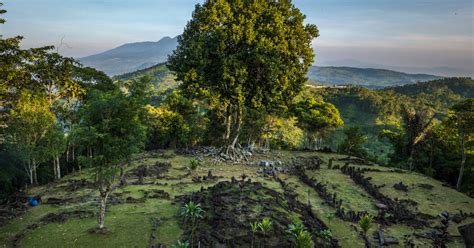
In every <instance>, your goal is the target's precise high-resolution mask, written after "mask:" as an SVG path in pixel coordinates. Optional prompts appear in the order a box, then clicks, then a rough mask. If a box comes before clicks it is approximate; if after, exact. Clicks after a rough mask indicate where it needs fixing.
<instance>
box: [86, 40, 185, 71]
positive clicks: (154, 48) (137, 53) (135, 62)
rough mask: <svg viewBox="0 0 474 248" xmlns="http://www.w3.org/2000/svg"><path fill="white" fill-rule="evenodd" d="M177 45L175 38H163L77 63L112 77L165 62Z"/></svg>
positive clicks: (93, 56)
mask: <svg viewBox="0 0 474 248" xmlns="http://www.w3.org/2000/svg"><path fill="white" fill-rule="evenodd" d="M177 45H178V39H177V37H175V38H170V37H164V38H162V39H161V40H159V41H157V42H151V41H147V42H137V43H129V44H125V45H122V46H119V47H117V48H114V49H111V50H108V51H105V52H103V53H99V54H96V55H91V56H88V57H84V58H80V59H79V61H80V62H81V63H82V64H83V65H85V66H90V67H94V68H96V69H98V70H101V71H103V72H105V73H107V74H108V75H110V76H113V75H119V74H123V73H127V72H133V71H136V70H140V69H144V68H147V67H150V66H153V65H156V64H158V63H162V62H165V61H166V60H167V59H168V55H169V54H171V52H173V50H174V49H175V48H176V46H177Z"/></svg>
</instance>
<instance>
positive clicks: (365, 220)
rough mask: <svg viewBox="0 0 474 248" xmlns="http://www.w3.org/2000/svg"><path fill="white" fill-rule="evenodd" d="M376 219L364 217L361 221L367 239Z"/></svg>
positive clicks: (368, 216) (369, 216)
mask: <svg viewBox="0 0 474 248" xmlns="http://www.w3.org/2000/svg"><path fill="white" fill-rule="evenodd" d="M373 220H374V218H373V217H372V216H371V215H368V214H366V215H364V216H362V217H361V218H360V220H359V226H360V228H361V229H362V233H363V234H364V236H365V237H367V232H369V230H370V228H371V227H372V223H373Z"/></svg>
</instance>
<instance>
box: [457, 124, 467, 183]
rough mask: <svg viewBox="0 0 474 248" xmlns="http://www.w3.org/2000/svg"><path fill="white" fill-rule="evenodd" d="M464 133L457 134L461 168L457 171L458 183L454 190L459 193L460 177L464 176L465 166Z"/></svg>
mask: <svg viewBox="0 0 474 248" xmlns="http://www.w3.org/2000/svg"><path fill="white" fill-rule="evenodd" d="M464 136H465V135H464V132H463V131H461V132H460V134H459V139H460V142H461V168H460V170H459V177H458V182H457V183H456V189H457V190H458V191H461V184H462V177H463V174H464V165H465V164H466V151H465V137H464Z"/></svg>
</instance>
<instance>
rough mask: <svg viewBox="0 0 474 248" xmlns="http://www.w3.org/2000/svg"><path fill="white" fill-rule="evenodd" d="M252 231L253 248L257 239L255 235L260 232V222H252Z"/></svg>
mask: <svg viewBox="0 0 474 248" xmlns="http://www.w3.org/2000/svg"><path fill="white" fill-rule="evenodd" d="M250 230H251V231H252V245H251V247H252V248H253V241H254V239H255V233H256V232H257V231H258V222H251V223H250Z"/></svg>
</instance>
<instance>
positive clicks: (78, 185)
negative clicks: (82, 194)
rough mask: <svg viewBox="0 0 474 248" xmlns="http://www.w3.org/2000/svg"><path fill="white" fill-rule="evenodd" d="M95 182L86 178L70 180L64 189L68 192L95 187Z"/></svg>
mask: <svg viewBox="0 0 474 248" xmlns="http://www.w3.org/2000/svg"><path fill="white" fill-rule="evenodd" d="M95 188H96V187H95V185H94V183H91V182H89V181H87V180H86V179H81V180H70V181H69V184H67V185H66V186H65V187H64V190H66V191H68V192H73V191H77V190H79V189H95Z"/></svg>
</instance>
